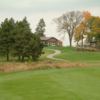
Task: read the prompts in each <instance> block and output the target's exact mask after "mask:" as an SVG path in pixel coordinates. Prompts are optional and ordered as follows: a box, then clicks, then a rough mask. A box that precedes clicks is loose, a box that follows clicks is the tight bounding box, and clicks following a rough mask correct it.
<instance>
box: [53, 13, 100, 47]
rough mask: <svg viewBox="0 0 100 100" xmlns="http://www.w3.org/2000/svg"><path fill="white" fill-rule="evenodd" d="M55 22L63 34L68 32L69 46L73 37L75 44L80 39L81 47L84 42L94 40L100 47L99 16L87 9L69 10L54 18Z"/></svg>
mask: <svg viewBox="0 0 100 100" xmlns="http://www.w3.org/2000/svg"><path fill="white" fill-rule="evenodd" d="M54 21H55V22H56V23H57V28H58V31H59V32H61V34H62V33H63V35H64V36H65V35H66V34H68V36H69V43H70V47H71V46H72V39H73V38H74V40H75V42H77V45H79V42H80V41H81V47H83V46H84V45H83V43H84V39H86V41H85V42H86V43H89V44H90V43H91V42H95V43H97V44H98V45H97V46H98V47H99V48H100V17H99V16H93V15H91V13H90V12H88V11H83V12H80V11H70V12H67V13H65V14H63V15H62V16H60V17H58V18H56V19H55V20H54Z"/></svg>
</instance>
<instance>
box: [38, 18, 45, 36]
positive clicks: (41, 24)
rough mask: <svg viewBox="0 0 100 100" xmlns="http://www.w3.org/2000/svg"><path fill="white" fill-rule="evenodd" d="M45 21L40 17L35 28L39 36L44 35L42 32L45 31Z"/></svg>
mask: <svg viewBox="0 0 100 100" xmlns="http://www.w3.org/2000/svg"><path fill="white" fill-rule="evenodd" d="M45 26H46V25H45V22H44V19H43V18H42V19H40V21H39V23H38V25H37V28H36V34H38V35H39V36H44V32H45Z"/></svg>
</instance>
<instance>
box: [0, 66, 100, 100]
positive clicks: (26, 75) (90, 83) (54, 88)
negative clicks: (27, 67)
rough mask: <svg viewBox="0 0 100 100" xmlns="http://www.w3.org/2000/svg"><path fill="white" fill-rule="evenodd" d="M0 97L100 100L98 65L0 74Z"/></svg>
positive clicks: (9, 99) (14, 98)
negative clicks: (96, 66)
mask: <svg viewBox="0 0 100 100" xmlns="http://www.w3.org/2000/svg"><path fill="white" fill-rule="evenodd" d="M0 100H100V68H99V67H98V68H95V67H94V68H69V69H51V70H50V69H49V70H45V71H44V70H38V71H27V72H19V73H9V74H7V73H6V74H4V73H1V74H0Z"/></svg>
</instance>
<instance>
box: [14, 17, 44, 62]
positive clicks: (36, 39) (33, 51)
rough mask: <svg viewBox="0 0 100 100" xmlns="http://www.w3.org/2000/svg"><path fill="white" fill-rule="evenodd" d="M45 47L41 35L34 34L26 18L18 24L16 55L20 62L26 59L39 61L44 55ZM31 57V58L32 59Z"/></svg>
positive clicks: (16, 30)
mask: <svg viewBox="0 0 100 100" xmlns="http://www.w3.org/2000/svg"><path fill="white" fill-rule="evenodd" d="M42 49H43V45H42V44H41V40H40V36H39V34H33V33H32V32H31V29H30V25H29V23H28V21H27V19H26V17H25V18H24V19H23V20H22V21H19V22H17V23H16V28H15V45H14V55H15V56H18V59H19V61H24V60H25V59H24V58H25V57H27V58H28V59H31V58H32V60H37V59H38V57H39V56H40V55H41V54H42ZM30 57H31V58H30Z"/></svg>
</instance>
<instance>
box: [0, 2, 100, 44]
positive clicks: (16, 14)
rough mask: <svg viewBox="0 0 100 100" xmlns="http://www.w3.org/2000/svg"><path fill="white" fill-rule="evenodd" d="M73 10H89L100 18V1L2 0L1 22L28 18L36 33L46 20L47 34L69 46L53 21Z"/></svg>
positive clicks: (0, 6) (0, 8)
mask: <svg viewBox="0 0 100 100" xmlns="http://www.w3.org/2000/svg"><path fill="white" fill-rule="evenodd" d="M71 10H75V11H77V10H80V11H87V10H88V11H90V12H91V13H92V14H93V15H95V16H100V0H0V22H2V21H3V20H4V19H5V18H10V17H13V18H14V19H15V20H22V19H23V18H24V17H25V16H26V17H27V20H28V21H29V23H30V26H31V29H32V31H33V32H34V31H35V28H36V26H37V24H38V22H39V20H40V18H44V20H45V23H46V32H45V34H46V35H47V36H54V37H57V38H58V39H61V40H62V41H63V42H64V45H68V38H67V35H66V38H62V36H61V35H60V33H58V32H57V27H56V24H55V23H54V22H53V19H55V18H57V17H59V16H61V15H62V14H63V13H66V12H67V11H71Z"/></svg>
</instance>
